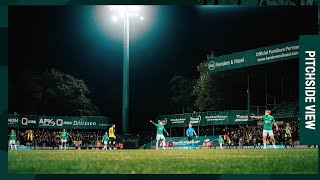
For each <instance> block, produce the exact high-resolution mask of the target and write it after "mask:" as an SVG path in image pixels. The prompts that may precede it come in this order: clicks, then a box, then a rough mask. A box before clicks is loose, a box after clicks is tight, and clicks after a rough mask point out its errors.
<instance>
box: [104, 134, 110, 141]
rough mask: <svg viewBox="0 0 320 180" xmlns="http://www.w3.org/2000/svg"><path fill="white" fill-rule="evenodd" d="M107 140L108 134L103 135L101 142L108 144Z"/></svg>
mask: <svg viewBox="0 0 320 180" xmlns="http://www.w3.org/2000/svg"><path fill="white" fill-rule="evenodd" d="M108 139H109V136H108V134H105V135H104V136H103V141H104V142H108Z"/></svg>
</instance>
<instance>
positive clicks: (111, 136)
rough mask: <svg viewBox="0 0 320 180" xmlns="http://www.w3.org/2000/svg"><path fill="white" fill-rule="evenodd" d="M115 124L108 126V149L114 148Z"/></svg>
mask: <svg viewBox="0 0 320 180" xmlns="http://www.w3.org/2000/svg"><path fill="white" fill-rule="evenodd" d="M115 132H116V125H115V124H112V126H111V127H110V128H109V149H110V150H111V149H115V144H116V135H115Z"/></svg>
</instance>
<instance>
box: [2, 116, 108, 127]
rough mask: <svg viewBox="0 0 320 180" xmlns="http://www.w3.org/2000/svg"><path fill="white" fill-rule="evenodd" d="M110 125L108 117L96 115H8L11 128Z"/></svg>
mask: <svg viewBox="0 0 320 180" xmlns="http://www.w3.org/2000/svg"><path fill="white" fill-rule="evenodd" d="M110 125H111V121H110V119H109V118H107V117H97V116H80V117H65V116H35V115H12V114H9V115H8V127H12V128H53V129H106V128H107V126H110Z"/></svg>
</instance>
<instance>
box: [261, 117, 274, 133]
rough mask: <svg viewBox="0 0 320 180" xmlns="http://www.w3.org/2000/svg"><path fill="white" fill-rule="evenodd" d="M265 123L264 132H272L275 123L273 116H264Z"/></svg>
mask: <svg viewBox="0 0 320 180" xmlns="http://www.w3.org/2000/svg"><path fill="white" fill-rule="evenodd" d="M262 121H263V130H267V131H270V130H272V125H273V123H274V122H275V121H274V117H273V116H270V115H269V116H262Z"/></svg>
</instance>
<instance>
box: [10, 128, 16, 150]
mask: <svg viewBox="0 0 320 180" xmlns="http://www.w3.org/2000/svg"><path fill="white" fill-rule="evenodd" d="M16 140H17V135H16V132H14V130H13V129H12V130H11V133H10V137H9V144H10V149H11V150H12V149H13V147H14V149H17V146H16Z"/></svg>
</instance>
